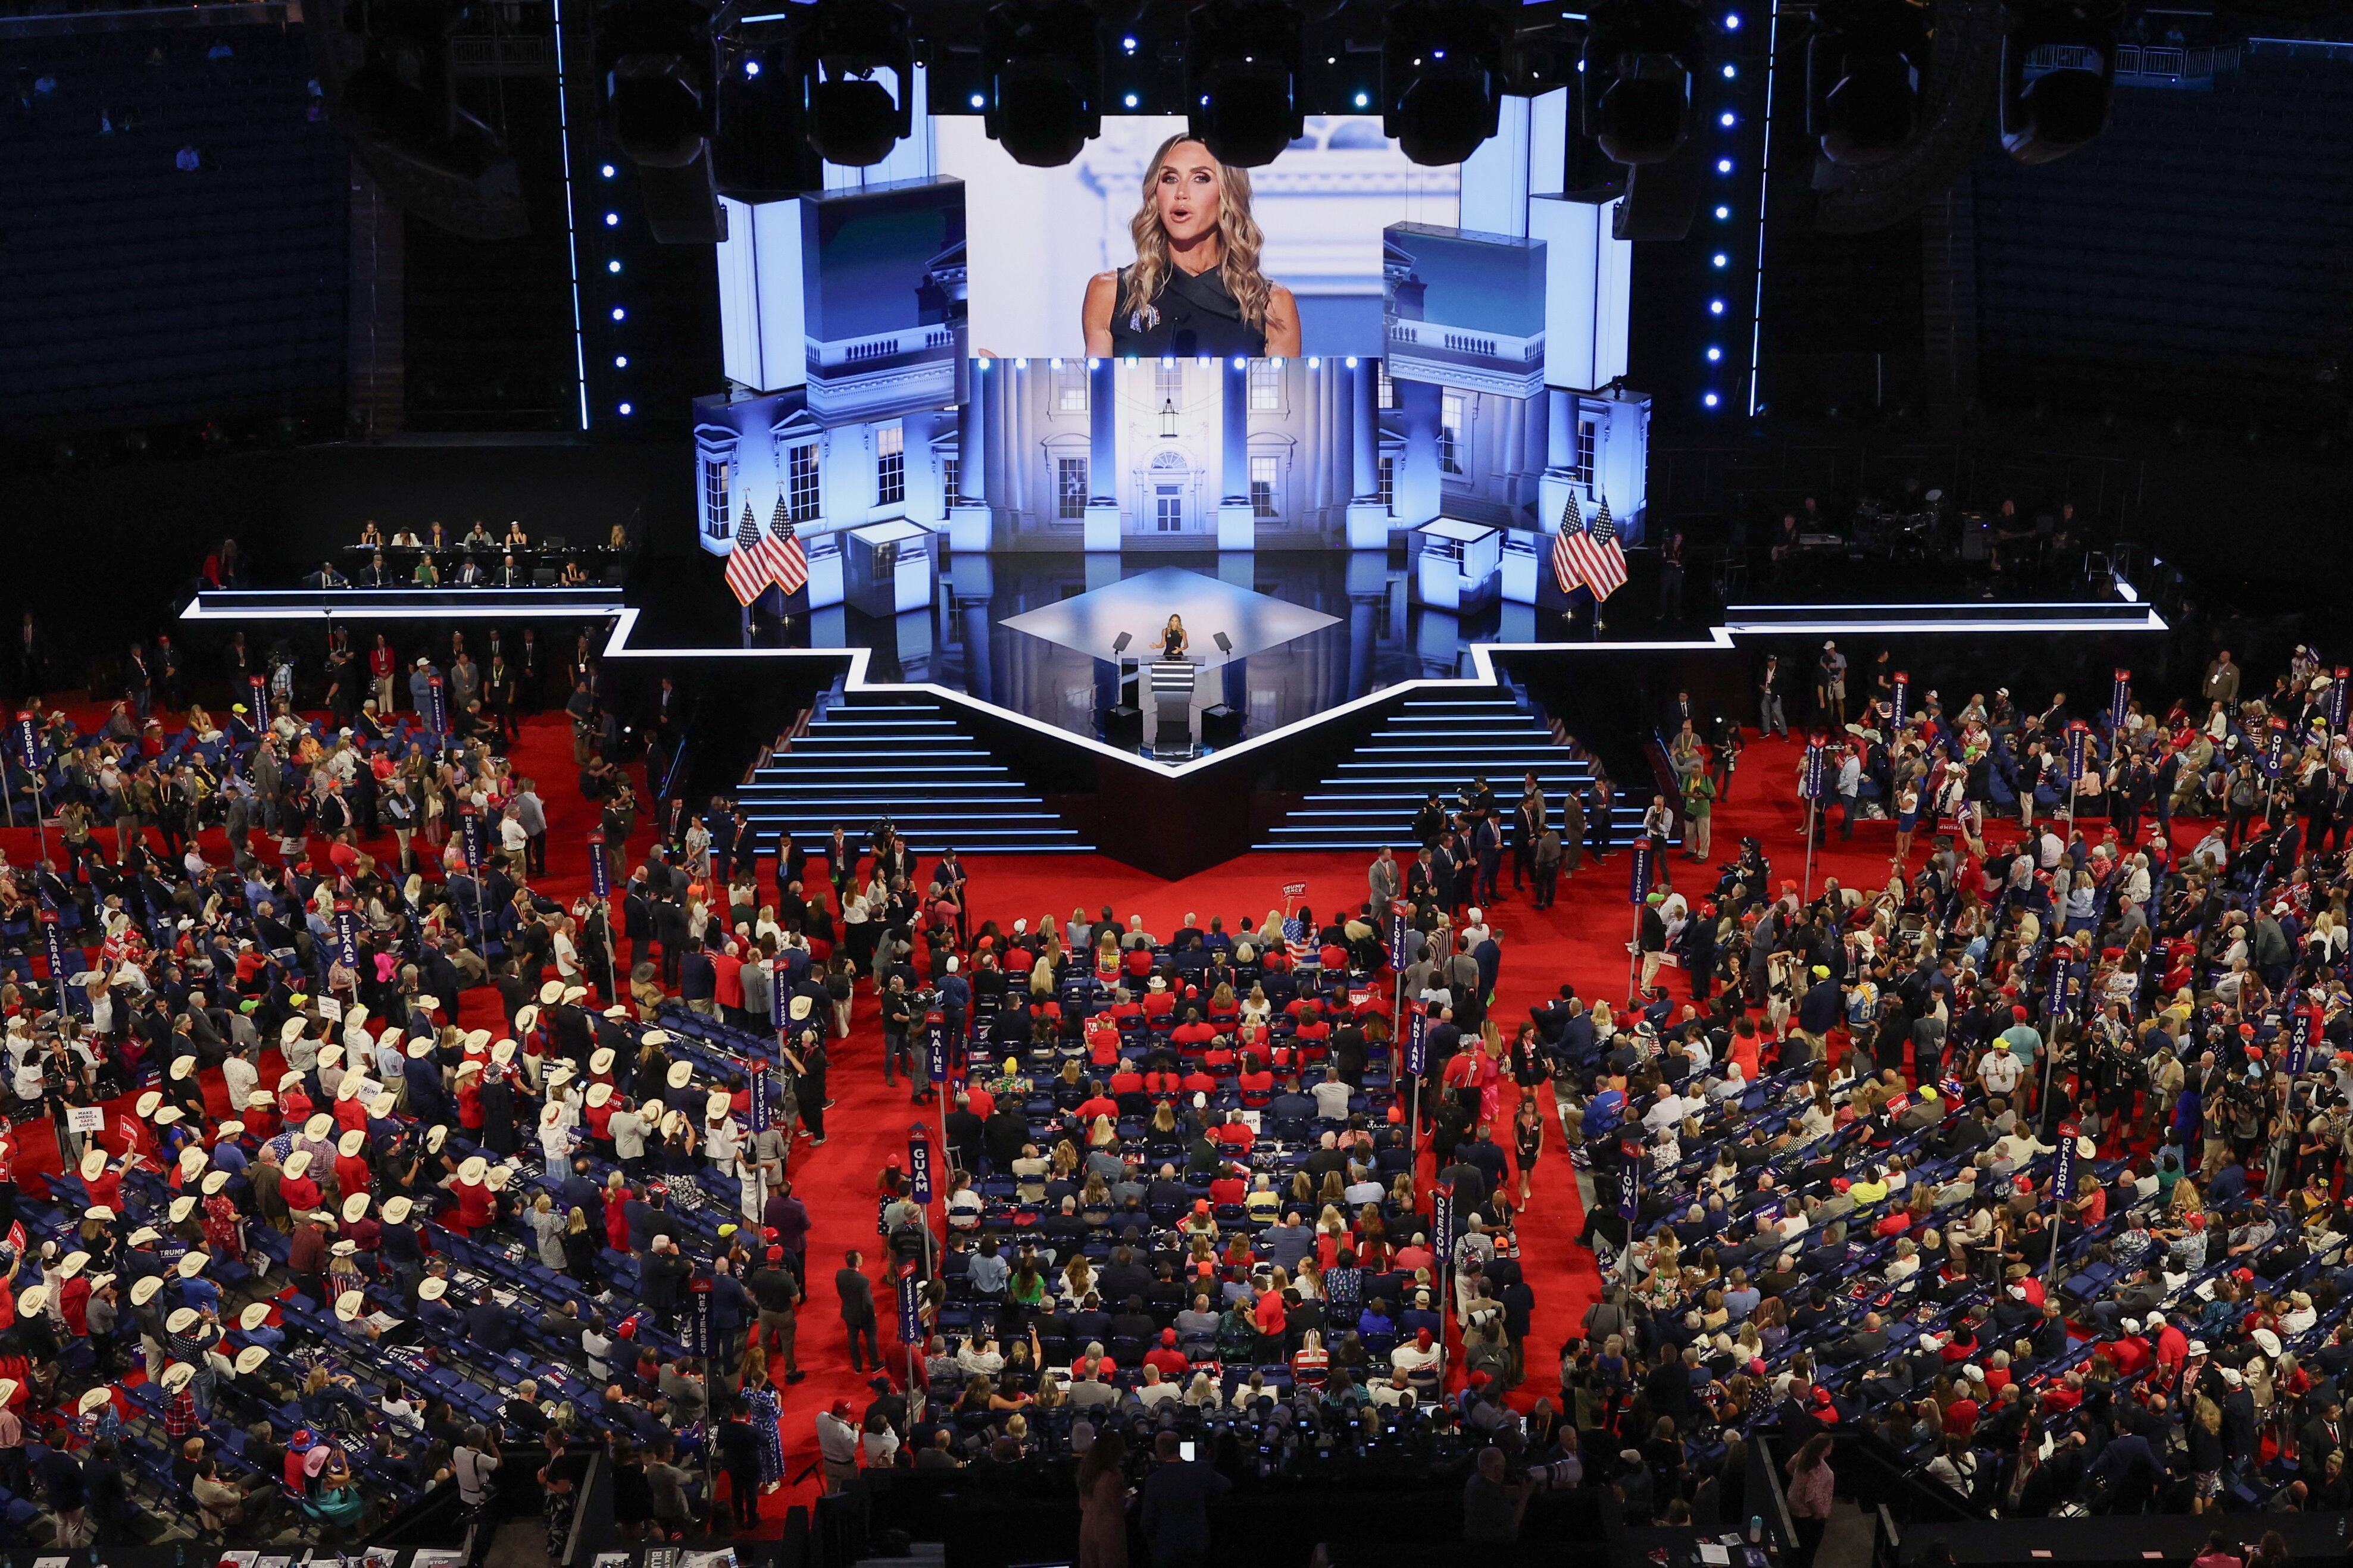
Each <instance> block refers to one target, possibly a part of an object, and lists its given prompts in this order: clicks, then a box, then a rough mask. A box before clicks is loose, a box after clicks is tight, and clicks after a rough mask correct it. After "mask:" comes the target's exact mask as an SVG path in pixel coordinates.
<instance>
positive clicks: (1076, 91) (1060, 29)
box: [976, 0, 1103, 169]
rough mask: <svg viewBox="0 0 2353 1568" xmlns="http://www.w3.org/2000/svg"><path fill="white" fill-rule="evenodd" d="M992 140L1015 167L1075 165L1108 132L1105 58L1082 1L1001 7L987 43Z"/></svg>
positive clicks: (987, 30)
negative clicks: (1082, 152)
mask: <svg viewBox="0 0 2353 1568" xmlns="http://www.w3.org/2000/svg"><path fill="white" fill-rule="evenodd" d="M981 57H982V59H981V68H982V74H983V76H984V78H985V79H986V81H987V88H986V89H985V91H984V93H983V95H982V97H983V101H982V102H981V103H980V104H978V105H976V107H977V108H979V109H980V110H981V112H982V117H983V123H984V124H985V125H986V127H987V132H988V134H989V136H990V137H991V138H993V139H994V140H995V141H997V142H999V143H1000V144H1002V145H1003V147H1004V148H1005V150H1006V151H1007V152H1008V153H1011V154H1012V155H1013V161H1014V162H1015V163H1027V164H1029V166H1031V167H1032V168H1040V169H1050V168H1055V167H1058V166H1060V165H1061V164H1063V163H1069V162H1070V161H1071V159H1073V158H1075V157H1077V156H1078V155H1079V150H1080V149H1081V148H1082V147H1084V146H1085V145H1086V144H1087V143H1088V142H1090V141H1092V140H1093V139H1094V138H1095V137H1096V136H1097V135H1099V134H1101V133H1102V131H1103V52H1102V43H1101V38H1100V37H1099V34H1098V31H1097V18H1096V16H1095V11H1094V7H1093V6H1092V5H1086V4H1084V3H1083V0H999V4H997V5H993V6H991V7H989V11H988V17H987V22H986V24H985V25H984V28H983V37H982V43H981Z"/></svg>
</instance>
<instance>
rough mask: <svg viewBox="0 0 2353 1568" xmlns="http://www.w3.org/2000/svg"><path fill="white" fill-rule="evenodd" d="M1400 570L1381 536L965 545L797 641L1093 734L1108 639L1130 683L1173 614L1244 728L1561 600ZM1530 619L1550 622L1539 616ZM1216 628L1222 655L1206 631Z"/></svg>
mask: <svg viewBox="0 0 2353 1568" xmlns="http://www.w3.org/2000/svg"><path fill="white" fill-rule="evenodd" d="M1408 581H1409V569H1408V567H1407V566H1406V564H1405V563H1404V562H1403V560H1402V559H1400V560H1398V561H1397V562H1395V563H1392V562H1391V560H1390V558H1389V556H1388V554H1387V552H1360V553H1357V554H1348V553H1344V552H1329V551H1324V552H1282V553H1271V552H1269V553H1261V552H1229V553H1226V554H1205V555H1198V556H1178V557H1174V558H1172V557H1170V556H1167V555H1165V554H1154V555H1150V556H1145V557H1142V558H1133V557H1131V558H1125V559H1123V558H1122V557H1120V556H1116V555H1079V554H1072V555H1031V554H1020V555H998V556H965V557H961V558H959V559H957V560H956V561H955V562H953V563H951V564H950V566H949V568H948V570H947V573H946V574H945V576H944V580H943V581H942V582H941V583H940V584H939V586H938V589H937V591H936V592H935V594H934V597H933V602H932V604H931V605H929V606H928V607H926V608H923V609H920V610H911V611H907V612H904V613H902V614H900V615H898V616H869V615H866V614H863V613H861V612H860V611H858V610H856V609H852V608H849V607H847V606H839V607H834V608H830V609H824V610H818V611H817V612H815V613H813V614H812V615H811V616H809V617H808V618H807V631H806V637H807V646H808V647H843V648H849V647H864V648H867V649H870V650H871V654H872V663H871V667H870V668H869V670H868V679H871V680H877V681H894V680H895V681H909V682H933V683H936V684H938V685H942V686H945V687H948V688H950V689H954V690H957V691H961V692H964V693H965V694H966V695H967V696H970V697H973V698H976V699H977V700H980V701H983V702H988V703H993V704H995V705H996V706H997V707H1000V708H1005V709H1008V710H1012V711H1014V712H1017V713H1019V714H1022V715H1023V716H1025V717H1027V718H1030V719H1033V720H1038V721H1042V722H1044V723H1048V724H1051V725H1053V726H1054V727H1056V728H1058V729H1061V730H1066V731H1071V733H1073V734H1078V735H1086V736H1093V737H1097V738H1100V737H1101V735H1102V733H1103V725H1102V714H1103V710H1105V709H1108V708H1110V707H1112V706H1113V705H1114V703H1115V702H1116V701H1117V700H1119V696H1120V692H1121V681H1122V667H1121V665H1120V663H1119V662H1117V661H1116V660H1115V659H1114V658H1113V653H1112V647H1113V642H1114V641H1115V640H1116V638H1117V637H1118V636H1119V634H1120V633H1122V632H1127V633H1130V634H1132V635H1133V639H1134V640H1133V642H1132V643H1131V645H1130V647H1129V649H1128V654H1127V658H1128V660H1129V663H1128V664H1127V666H1126V669H1125V679H1126V681H1127V683H1128V685H1129V687H1130V695H1131V697H1132V695H1133V691H1132V688H1133V683H1134V663H1133V661H1134V659H1135V658H1138V657H1139V656H1148V655H1150V654H1154V653H1156V652H1157V651H1158V647H1159V631H1160V627H1161V626H1163V625H1164V624H1165V623H1166V620H1167V618H1168V616H1169V615H1170V614H1171V613H1172V612H1174V613H1176V614H1178V615H1181V616H1183V617H1184V620H1185V626H1186V629H1187V633H1188V634H1189V637H1190V641H1191V647H1190V656H1191V657H1192V658H1195V659H1197V660H1199V661H1201V662H1202V665H1203V668H1202V671H1201V675H1200V679H1199V680H1198V683H1197V685H1196V687H1195V689H1194V693H1193V703H1194V709H1195V711H1196V712H1197V713H1198V712H1200V711H1203V710H1207V709H1209V708H1211V707H1214V706H1217V705H1219V704H1223V705H1224V706H1226V707H1228V708H1230V709H1232V710H1234V712H1235V713H1236V714H1238V715H1240V719H1241V722H1242V730H1241V738H1243V739H1249V738H1250V737H1252V736H1255V735H1262V734H1267V733H1271V732H1272V731H1275V730H1277V729H1280V728H1282V727H1284V726H1286V725H1290V724H1294V723H1298V722H1300V721H1303V720H1307V719H1312V718H1314V716H1315V715H1317V714H1319V713H1323V712H1325V711H1328V710H1331V709H1334V708H1337V707H1339V706H1341V705H1342V704H1343V703H1345V702H1348V701H1350V700H1354V699H1356V698H1359V697H1363V696H1366V695H1367V694H1369V693H1371V692H1373V691H1377V690H1379V689H1382V688H1385V687H1388V686H1394V685H1396V684H1397V683H1398V682H1399V681H1403V680H1412V679H1430V678H1451V677H1457V676H1461V675H1463V674H1466V673H1468V672H1469V669H1470V658H1469V649H1470V648H1471V647H1472V645H1473V644H1476V643H1482V642H1486V643H1492V642H1524V641H1536V640H1541V639H1542V638H1545V637H1559V636H1560V635H1561V634H1562V629H1563V628H1562V625H1561V620H1562V618H1561V617H1560V616H1557V615H1545V616H1541V617H1539V615H1538V613H1537V612H1536V611H1535V610H1533V609H1532V608H1531V607H1530V606H1527V605H1488V606H1487V607H1486V608H1485V609H1484V610H1483V611H1481V612H1476V613H1472V614H1469V615H1457V614H1454V613H1452V612H1450V611H1446V610H1441V609H1435V608H1431V607H1430V606H1426V605H1421V604H1419V603H1417V602H1415V600H1414V595H1411V594H1410V593H1409V591H1408ZM1540 618H1541V619H1542V620H1544V621H1546V622H1549V623H1551V625H1550V626H1548V627H1543V628H1540V627H1539V625H1538V621H1539V619H1540ZM795 629H796V630H799V629H800V628H798V627H796V628H795ZM1219 632H1223V633H1225V634H1226V637H1227V638H1228V640H1229V642H1230V643H1231V644H1232V645H1233V647H1232V652H1231V653H1230V654H1229V653H1227V652H1226V651H1224V650H1223V649H1221V648H1219V647H1218V645H1217V643H1216V640H1215V635H1216V634H1217V633H1219ZM795 640H799V639H798V638H796V639H795Z"/></svg>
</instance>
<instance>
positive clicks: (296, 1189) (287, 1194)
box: [278, 1149, 319, 1215]
mask: <svg viewBox="0 0 2353 1568" xmlns="http://www.w3.org/2000/svg"><path fill="white" fill-rule="evenodd" d="M278 1194H279V1196H280V1197H282V1198H284V1199H285V1200H286V1207H287V1209H288V1211H289V1212H290V1213H293V1214H298V1215H299V1214H304V1213H307V1212H309V1211H310V1210H311V1209H315V1208H317V1207H318V1206H319V1184H318V1183H316V1182H314V1181H312V1180H311V1151H309V1150H308V1149H297V1150H295V1151H294V1152H292V1153H291V1154H289V1155H287V1156H286V1173H285V1174H284V1175H282V1176H280V1177H279V1179H278Z"/></svg>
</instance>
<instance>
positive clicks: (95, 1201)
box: [81, 1144, 122, 1214]
mask: <svg viewBox="0 0 2353 1568" xmlns="http://www.w3.org/2000/svg"><path fill="white" fill-rule="evenodd" d="M81 1180H82V1185H83V1186H84V1187H85V1188H87V1189H88V1190H89V1193H90V1201H89V1202H88V1203H87V1204H85V1205H83V1206H84V1207H85V1208H98V1207H100V1206H103V1207H106V1208H111V1209H112V1210H113V1211H114V1212H115V1213H117V1214H121V1212H122V1173H121V1172H120V1171H117V1170H115V1169H113V1168H112V1167H111V1165H110V1164H109V1163H108V1161H107V1158H106V1151H105V1150H103V1149H101V1148H99V1147H98V1146H97V1145H96V1144H92V1145H91V1146H90V1148H89V1149H87V1150H85V1151H83V1152H82V1157H81Z"/></svg>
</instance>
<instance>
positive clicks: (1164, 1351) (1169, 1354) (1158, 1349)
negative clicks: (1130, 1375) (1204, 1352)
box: [1144, 1329, 1193, 1383]
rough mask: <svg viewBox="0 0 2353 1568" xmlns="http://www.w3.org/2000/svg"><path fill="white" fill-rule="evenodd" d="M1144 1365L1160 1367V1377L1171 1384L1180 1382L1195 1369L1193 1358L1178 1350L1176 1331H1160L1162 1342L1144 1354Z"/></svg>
mask: <svg viewBox="0 0 2353 1568" xmlns="http://www.w3.org/2000/svg"><path fill="white" fill-rule="evenodd" d="M1144 1364H1145V1365H1146V1366H1156V1367H1158V1368H1159V1369H1160V1375H1161V1376H1162V1377H1163V1378H1165V1379H1166V1380H1167V1381H1168V1382H1170V1383H1175V1382H1176V1381H1178V1380H1179V1379H1181V1378H1182V1377H1184V1375H1185V1374H1186V1373H1188V1372H1190V1371H1192V1369H1193V1360H1192V1358H1191V1357H1190V1356H1188V1355H1187V1354H1186V1353H1185V1352H1183V1351H1181V1350H1178V1349H1177V1348H1176V1330H1174V1329H1163V1330H1161V1331H1160V1342H1159V1343H1158V1344H1157V1345H1155V1346H1154V1347H1153V1348H1152V1349H1151V1350H1148V1351H1146V1352H1144Z"/></svg>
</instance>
